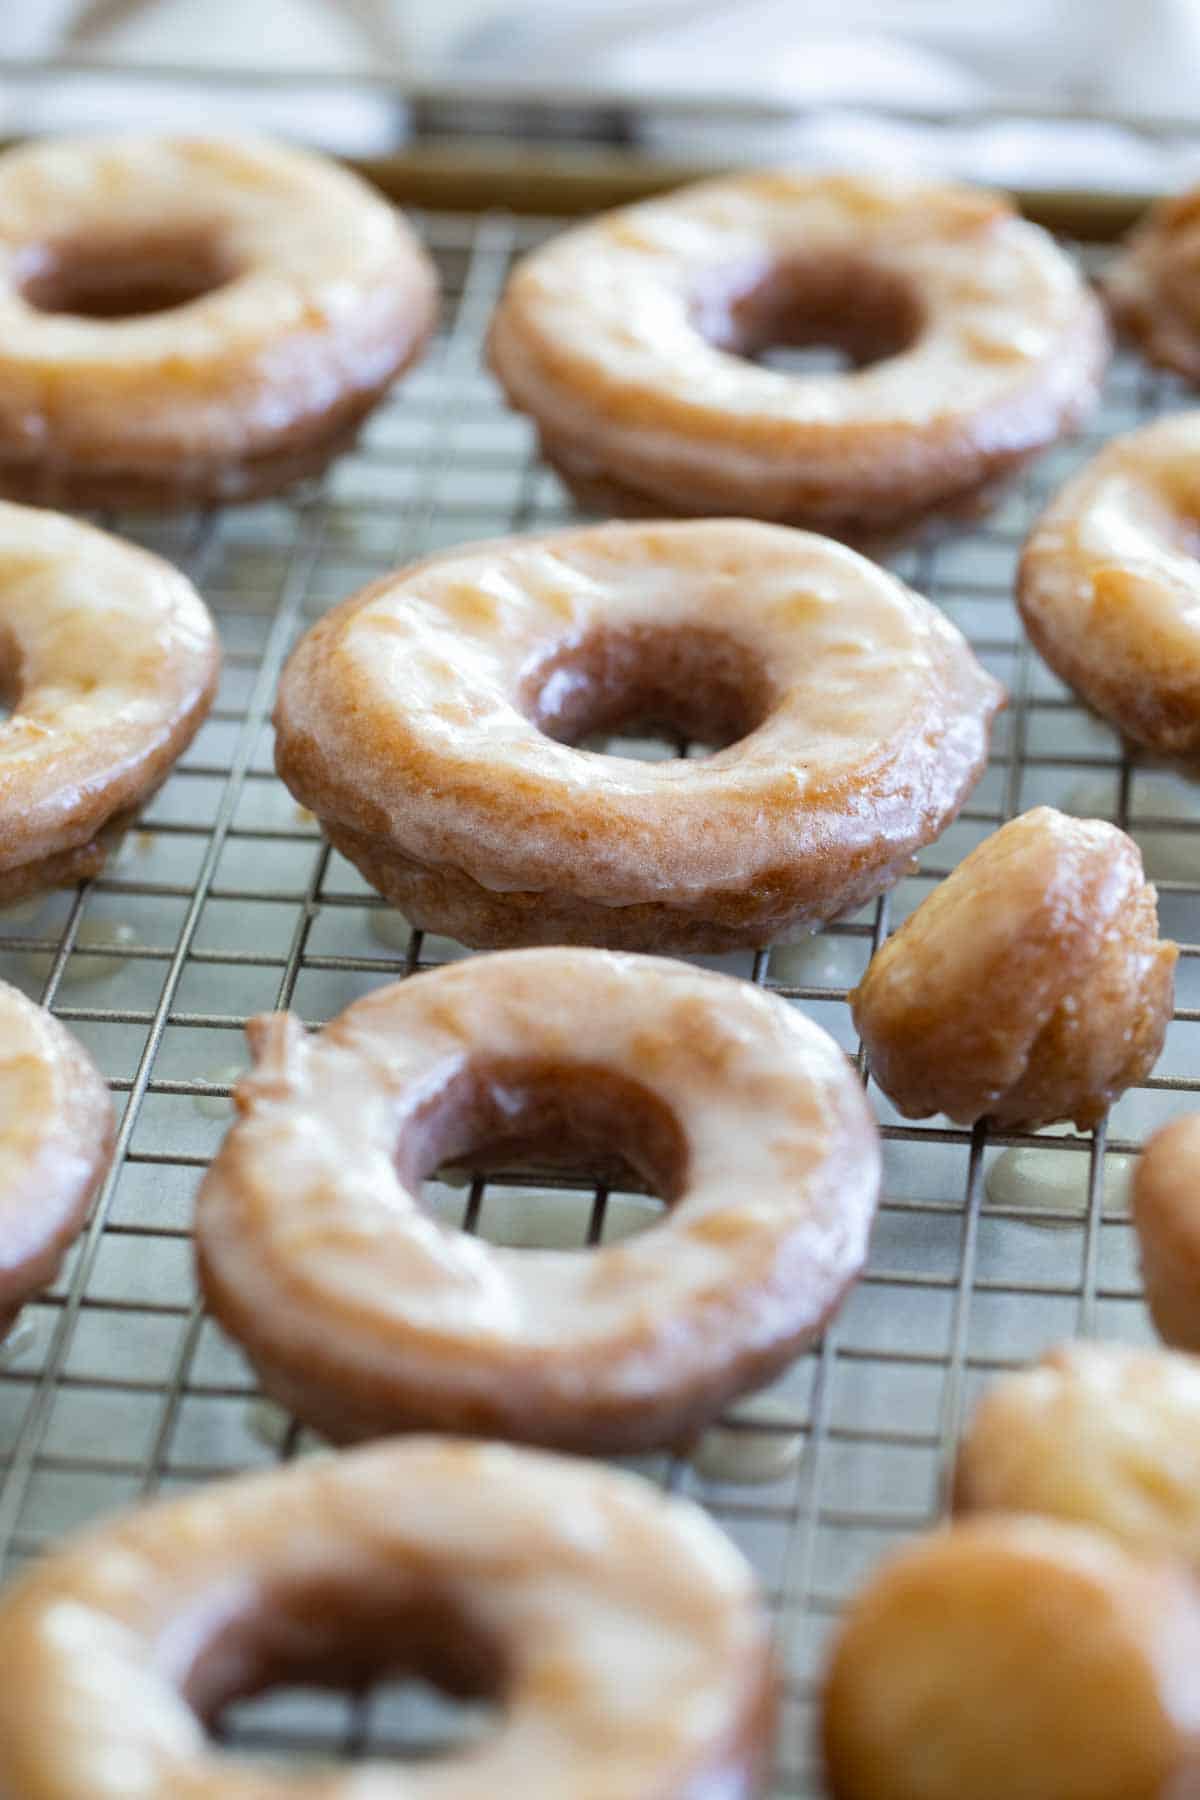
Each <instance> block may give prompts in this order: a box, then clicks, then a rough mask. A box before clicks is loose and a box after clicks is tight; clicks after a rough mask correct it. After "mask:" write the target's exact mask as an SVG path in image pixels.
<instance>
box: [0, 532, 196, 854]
mask: <svg viewBox="0 0 1200 1800" xmlns="http://www.w3.org/2000/svg"><path fill="white" fill-rule="evenodd" d="M218 663H219V651H218V646H217V637H216V631H215V628H214V626H213V622H212V619H211V617H210V615H209V613H208V609H207V608H206V607H205V605H204V603H203V601H202V600H201V599H200V597H199V595H198V594H197V593H196V591H195V589H194V588H193V587H192V586H191V584H190V582H188V581H186V580H185V579H184V577H183V576H182V575H180V574H179V573H178V571H177V570H175V569H174V568H172V567H171V565H170V564H169V563H167V562H164V561H163V560H162V559H161V558H159V557H157V556H151V555H150V554H148V552H146V551H144V550H139V549H136V548H135V547H134V546H133V545H131V544H126V543H122V542H121V541H120V540H119V539H117V538H114V537H110V536H108V535H107V534H106V533H104V532H100V531H95V530H93V529H92V528H91V527H90V526H87V525H81V524H79V523H77V522H76V521H75V520H73V519H68V518H65V517H63V516H62V515H61V514H59V513H53V512H46V511H44V510H41V509H39V508H34V507H26V506H13V505H10V504H8V503H6V502H0V677H2V678H5V679H8V680H11V681H12V683H13V685H14V686H15V688H16V700H15V706H14V710H13V712H12V714H11V716H10V717H9V718H7V719H5V720H4V721H3V723H0V881H2V880H3V878H4V877H5V875H9V876H11V875H12V873H13V871H15V870H18V869H21V868H23V867H25V866H26V865H34V864H37V863H38V862H40V861H42V860H43V859H45V858H47V857H51V856H55V855H61V854H63V853H65V852H68V851H71V850H74V849H76V848H78V847H79V846H81V845H86V844H88V843H89V842H90V841H92V840H94V839H95V838H96V837H97V835H98V834H99V833H100V832H102V830H103V828H104V827H105V826H106V825H107V824H108V823H109V821H110V820H111V819H112V818H113V817H114V815H118V814H121V813H122V812H125V811H127V810H128V809H129V808H130V807H131V806H132V805H134V804H135V803H136V802H137V801H138V800H140V799H141V798H143V797H144V794H145V791H146V789H147V788H149V787H153V786H155V785H157V783H158V781H159V780H161V779H162V777H163V775H165V773H166V771H167V769H168V768H169V766H170V763H171V761H173V759H174V756H175V755H177V754H178V751H179V750H180V749H181V748H182V747H183V744H184V743H186V742H187V741H188V740H189V739H190V737H191V736H192V735H193V734H194V732H195V730H196V729H197V727H198V725H199V723H200V721H201V719H202V718H203V715H204V713H205V712H206V711H207V708H208V704H209V700H210V697H211V693H212V689H213V687H214V685H215V681H216V675H217V667H218Z"/></svg>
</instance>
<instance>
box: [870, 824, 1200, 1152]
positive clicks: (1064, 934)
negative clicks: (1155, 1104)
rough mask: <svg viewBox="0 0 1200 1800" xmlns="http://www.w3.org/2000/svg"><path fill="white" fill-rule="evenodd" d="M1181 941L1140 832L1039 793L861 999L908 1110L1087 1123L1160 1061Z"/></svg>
mask: <svg viewBox="0 0 1200 1800" xmlns="http://www.w3.org/2000/svg"><path fill="white" fill-rule="evenodd" d="M1178 954H1179V951H1178V946H1177V945H1175V944H1173V943H1170V942H1169V941H1165V940H1160V939H1159V936H1158V913H1157V909H1156V906H1155V893H1154V889H1153V888H1152V887H1151V886H1150V884H1149V882H1147V881H1146V879H1145V877H1144V875H1143V873H1142V858H1141V853H1140V852H1139V850H1138V847H1137V845H1136V844H1135V843H1134V842H1133V840H1132V838H1128V837H1126V835H1125V833H1124V832H1123V831H1118V829H1117V827H1116V826H1115V825H1106V824H1104V823H1103V822H1102V821H1100V820H1098V819H1071V818H1067V817H1066V816H1065V815H1064V814H1063V813H1060V812H1056V811H1055V810H1054V808H1053V807H1051V806H1038V807H1035V808H1034V810H1033V811H1032V812H1027V813H1023V814H1022V815H1021V817H1020V818H1018V819H1012V820H1010V822H1009V823H1008V824H1007V825H1005V826H1003V827H1002V828H1001V829H1000V830H999V831H997V832H994V833H993V835H992V836H991V837H989V838H986V839H985V840H984V842H983V843H982V844H980V845H979V846H978V848H977V849H975V850H973V851H972V852H971V854H970V855H969V856H968V857H966V858H965V859H964V860H963V861H962V862H961V863H960V864H959V866H958V867H957V868H956V869H955V870H954V871H953V873H952V874H951V875H949V876H948V877H947V878H946V880H945V881H943V882H942V883H941V884H940V885H939V886H938V887H936V888H935V889H934V891H933V892H932V893H931V894H930V895H929V897H928V899H927V900H924V901H922V903H921V905H920V906H919V907H918V908H917V910H916V912H915V913H913V914H912V915H911V917H910V918H908V919H906V920H905V922H904V924H903V925H902V926H901V927H900V929H899V931H897V932H896V934H895V936H894V937H891V938H889V939H888V941H887V943H886V944H884V945H883V947H882V949H880V950H878V951H877V952H876V954H875V956H874V957H873V958H872V960H871V963H870V965H869V966H868V969H867V972H866V975H865V976H864V977H863V980H862V981H861V982H860V984H859V986H858V987H857V988H856V989H855V990H854V992H853V993H852V994H851V996H850V1006H851V1010H852V1012H853V1015H854V1023H855V1025H856V1026H857V1028H858V1031H859V1034H860V1036H861V1038H862V1041H863V1044H864V1045H865V1047H866V1050H867V1054H868V1056H869V1058H870V1065H871V1072H872V1074H873V1075H874V1076H875V1079H876V1080H877V1081H878V1083H879V1085H880V1087H881V1088H882V1089H883V1091H884V1093H885V1094H886V1095H887V1096H888V1098H889V1099H890V1100H891V1101H892V1102H893V1104H894V1105H895V1106H896V1107H898V1108H899V1110H900V1112H902V1113H903V1114H904V1116H905V1118H907V1119H922V1118H926V1117H927V1116H928V1115H929V1114H930V1113H938V1112H940V1113H945V1114H946V1115H947V1116H948V1117H949V1118H951V1119H954V1120H956V1121H957V1122H958V1124H960V1125H971V1124H973V1123H974V1122H975V1120H976V1119H982V1118H989V1119H991V1120H992V1121H993V1122H994V1123H996V1124H999V1125H1006V1126H1017V1125H1024V1126H1033V1125H1047V1124H1049V1123H1051V1121H1052V1120H1056V1119H1074V1121H1075V1123H1076V1125H1078V1126H1079V1127H1080V1129H1081V1130H1087V1129H1089V1128H1090V1127H1091V1126H1093V1125H1095V1124H1096V1123H1097V1121H1098V1120H1099V1119H1101V1118H1102V1117H1103V1116H1104V1114H1105V1112H1106V1111H1107V1110H1108V1108H1109V1107H1110V1106H1111V1105H1112V1103H1113V1101H1114V1100H1115V1099H1116V1098H1117V1096H1118V1095H1119V1094H1122V1093H1124V1091H1125V1089H1126V1088H1127V1087H1132V1086H1134V1085H1135V1083H1137V1082H1139V1081H1141V1080H1143V1079H1144V1077H1145V1076H1146V1075H1147V1074H1148V1073H1149V1071H1150V1070H1151V1069H1152V1068H1153V1066H1154V1063H1155V1060H1156V1059H1157V1057H1158V1053H1159V1051H1160V1050H1161V1049H1162V1044H1163V1038H1164V1036H1165V1034H1166V1029H1167V1025H1168V1023H1169V1022H1170V1018H1171V1004H1172V1000H1173V996H1174V969H1175V959H1176V957H1177V956H1178Z"/></svg>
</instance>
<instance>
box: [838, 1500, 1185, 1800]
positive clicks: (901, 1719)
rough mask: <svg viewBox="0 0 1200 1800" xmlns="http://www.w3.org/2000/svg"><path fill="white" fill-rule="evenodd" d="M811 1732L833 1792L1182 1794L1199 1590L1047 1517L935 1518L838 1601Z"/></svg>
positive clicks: (1097, 1798)
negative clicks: (816, 1734) (847, 1601)
mask: <svg viewBox="0 0 1200 1800" xmlns="http://www.w3.org/2000/svg"><path fill="white" fill-rule="evenodd" d="M822 1737H823V1744H824V1751H825V1760H826V1767H827V1771H828V1777H829V1788H830V1794H831V1796H832V1800H1018V1796H1019V1800H1186V1796H1188V1795H1191V1794H1194V1793H1195V1792H1196V1791H1197V1788H1196V1784H1197V1783H1198V1782H1200V1597H1198V1596H1197V1593H1196V1589H1195V1586H1194V1584H1193V1582H1192V1581H1191V1579H1190V1578H1189V1576H1188V1575H1187V1573H1186V1572H1185V1571H1184V1570H1182V1569H1180V1568H1178V1567H1177V1566H1176V1565H1174V1564H1171V1563H1159V1562H1152V1561H1148V1560H1142V1559H1141V1558H1138V1557H1134V1556H1131V1555H1130V1554H1129V1552H1128V1551H1126V1550H1124V1549H1122V1548H1121V1546H1120V1545H1119V1544H1115V1543H1113V1542H1112V1541H1111V1539H1108V1538H1106V1537H1104V1536H1103V1535H1102V1534H1101V1533H1099V1532H1094V1531H1088V1530H1086V1529H1084V1528H1083V1527H1081V1526H1077V1525H1067V1524H1063V1523H1062V1522H1060V1521H1058V1520H1052V1519H1026V1518H987V1519H980V1520H972V1521H969V1522H967V1523H965V1524H961V1525H955V1526H952V1527H950V1528H949V1529H946V1530H942V1531H938V1532H934V1533H933V1534H932V1535H930V1536H927V1537H923V1538H919V1539H918V1540H917V1541H916V1542H915V1543H913V1544H910V1545H908V1546H906V1547H905V1548H904V1549H902V1550H900V1551H898V1552H896V1553H895V1554H894V1555H893V1556H892V1557H890V1558H889V1559H888V1560H887V1561H885V1562H884V1564H883V1565H882V1567H881V1568H880V1569H878V1570H877V1571H876V1573H875V1575H874V1576H873V1577H872V1579H871V1580H870V1581H869V1582H868V1584H867V1586H866V1588H865V1589H864V1590H863V1592H862V1593H860V1594H859V1595H858V1597H857V1599H855V1600H854V1601H853V1602H852V1603H851V1606H850V1609H849V1611H848V1613H847V1615H846V1618H845V1620H844V1621H843V1624H842V1626H841V1629H840V1631H839V1633H838V1636H837V1639H836V1641H835V1644H834V1648H833V1653H832V1658H831V1661H830V1665H829V1670H828V1674H827V1677H826V1682H825V1691H824V1700H823V1714H822Z"/></svg>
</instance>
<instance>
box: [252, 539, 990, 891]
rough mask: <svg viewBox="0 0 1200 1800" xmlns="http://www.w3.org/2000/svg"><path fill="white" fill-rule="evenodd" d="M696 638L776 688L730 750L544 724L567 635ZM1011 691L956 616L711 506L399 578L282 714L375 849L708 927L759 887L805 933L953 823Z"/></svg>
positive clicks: (358, 616) (315, 637)
mask: <svg viewBox="0 0 1200 1800" xmlns="http://www.w3.org/2000/svg"><path fill="white" fill-rule="evenodd" d="M696 631H704V632H708V633H712V634H714V636H716V635H717V634H720V635H723V636H725V637H727V638H728V639H729V640H731V641H732V643H733V645H734V646H735V647H736V649H737V650H738V652H739V654H740V655H742V656H746V657H748V658H749V659H750V662H751V663H752V664H753V665H754V666H755V667H756V668H757V669H758V670H759V671H760V672H761V677H762V679H763V681H764V683H765V690H766V696H767V698H766V710H765V716H763V717H762V719H761V722H759V723H757V724H756V725H755V726H754V728H753V729H751V730H749V732H748V733H747V734H746V735H744V736H742V737H740V738H739V739H738V741H736V742H734V743H732V744H730V745H729V746H728V747H727V748H726V749H723V750H720V751H718V752H717V753H716V754H714V755H712V756H709V757H706V758H703V759H700V760H692V759H687V760H682V759H679V758H672V759H670V760H667V761H661V762H646V761H640V760H636V759H633V758H628V757H620V756H611V755H598V754H596V753H593V752H589V751H582V750H579V749H577V748H575V747H573V746H572V745H571V744H569V743H564V742H559V741H557V740H556V739H555V738H553V737H550V736H547V735H546V734H545V732H543V731H542V730H539V728H538V726H537V724H536V723H535V722H534V719H533V718H532V717H531V716H530V711H531V705H530V700H529V696H528V694H527V693H526V691H525V689H526V686H527V684H528V682H529V681H530V679H531V678H532V677H531V671H532V670H534V669H535V668H536V667H537V666H538V665H539V664H540V663H541V662H542V661H543V660H544V659H546V658H547V657H549V656H550V655H551V654H553V655H554V656H555V657H556V658H560V657H561V656H562V655H564V654H565V656H566V661H563V662H561V665H560V666H559V667H558V668H557V669H556V672H555V673H554V674H552V675H551V676H550V677H549V680H550V681H551V682H558V683H559V684H560V685H566V684H569V683H570V681H571V679H572V672H571V668H570V662H569V657H570V652H571V650H572V648H574V647H578V648H579V650H580V653H581V656H584V655H585V654H586V651H587V647H588V645H589V644H592V643H594V642H595V641H596V639H597V637H599V636H601V635H603V634H611V636H612V637H614V638H620V637H621V635H622V634H626V633H633V632H644V633H653V634H657V635H658V636H659V637H660V639H661V640H663V641H667V640H670V639H671V637H672V636H673V635H677V636H679V637H682V638H686V636H687V634H688V633H689V632H696ZM714 654H716V652H714ZM579 679H580V682H581V684H582V683H583V681H584V680H585V677H584V676H583V675H582V674H581V675H580V677H579ZM1002 697H1003V695H1002V689H1001V688H1000V686H999V684H998V683H997V682H995V681H994V680H993V679H992V677H991V676H990V675H988V674H987V673H986V672H985V671H984V670H983V669H982V668H981V666H980V665H979V664H978V663H977V662H976V660H975V658H974V657H973V656H972V654H971V652H970V650H969V649H968V648H967V645H966V643H965V641H964V640H963V639H962V637H961V636H960V635H959V633H958V632H957V631H956V630H955V628H954V627H953V626H952V625H950V624H949V622H948V621H947V620H946V619H945V618H944V617H943V616H942V615H941V614H940V613H939V612H938V611H937V609H936V608H934V607H932V606H930V605H929V603H928V602H927V601H925V600H923V599H921V598H920V596H918V595H916V594H914V593H913V592H912V591H911V590H910V589H908V588H906V587H904V586H903V584H902V583H900V582H899V581H897V580H896V579H895V578H894V577H893V576H891V575H888V574H886V573H885V572H884V571H883V570H881V569H879V568H877V567H876V566H875V565H874V564H873V563H870V562H868V561H867V559H866V558H865V557H861V556H858V555H856V554H855V553H854V552H853V551H852V550H849V549H847V548H845V547H844V546H842V545H840V544H835V543H833V542H831V541H830V540H828V539H826V538H820V537H816V536H814V535H812V534H810V533H806V532H797V531H792V530H788V529H785V528H782V527H778V526H770V525H761V524H754V523H750V522H747V521H742V520H710V521H704V522H702V523H689V524H666V525H653V526H649V525H646V526H643V525H606V526H602V527H594V528H584V529H581V530H575V531H567V532H562V533H558V534H555V535H553V536H549V537H539V538H514V539H508V540H504V541H500V542H496V543H490V544H484V545H473V546H469V547H468V548H466V549H462V550H455V551H451V552H448V553H447V554H445V555H442V556H439V557H436V558H433V559H432V560H431V561H429V562H426V563H423V564H418V565H417V566H416V567H414V568H411V569H408V570H405V571H402V572H401V573H400V574H398V575H397V576H395V577H394V578H391V579H388V580H385V581H384V582H382V583H380V584H378V585H377V586H376V587H374V588H372V589H368V590H367V591H366V592H365V593H364V594H362V595H359V596H356V597H355V598H354V599H352V600H350V601H347V602H345V603H344V604H343V605H342V606H340V607H338V608H336V609H334V611H333V612H331V613H329V614H327V615H326V617H325V618H324V619H322V620H321V621H319V623H318V624H317V625H316V626H314V627H313V629H312V630H311V631H310V632H309V633H308V634H307V636H306V637H305V638H304V639H303V640H302V642H301V644H300V645H299V647H298V648H297V650H296V651H295V652H294V653H293V656H292V657H291V659H290V661H289V663H288V665H287V668H286V670H285V671H284V675H283V678H282V681H281V685H280V693H279V700H278V704H277V708H276V724H277V729H278V733H279V739H278V742H279V766H280V770H281V772H282V773H283V775H284V777H285V779H286V780H287V781H288V783H289V786H291V787H292V789H293V791H294V792H296V793H297V794H298V795H299V797H300V798H301V799H302V800H304V801H305V802H306V803H307V804H309V805H311V806H313V807H314V808H315V810H316V811H317V812H318V814H319V815H320V816H321V817H323V818H325V819H328V820H329V821H330V823H331V825H332V824H333V823H334V822H337V821H340V822H341V823H343V824H350V825H355V824H357V825H359V828H360V829H361V821H363V820H364V819H369V820H370V834H371V837H372V840H373V841H377V842H378V843H379V844H380V846H381V847H383V846H386V847H387V849H388V850H390V851H395V852H396V853H398V854H400V855H402V856H403V857H405V858H412V859H417V860H418V861H419V862H421V863H423V864H433V865H441V864H447V865H449V866H450V867H451V868H453V869H455V870H462V871H465V872H466V873H467V874H469V875H470V877H471V878H472V880H473V881H474V882H476V883H478V884H479V885H480V886H481V887H483V888H485V889H487V890H489V891H490V892H493V893H506V892H512V891H516V892H519V893H522V894H528V893H529V892H530V891H537V892H542V891H549V892H552V893H559V894H562V893H566V894H569V895H571V896H572V897H573V898H578V899H580V900H583V901H587V902H593V903H598V904H600V905H602V906H604V907H612V908H615V907H623V906H634V905H638V904H647V903H661V904H663V905H669V906H671V907H673V908H676V909H678V910H679V911H680V912H681V913H683V914H686V913H687V912H688V910H689V909H693V910H697V911H699V912H701V913H702V914H703V915H704V916H707V912H706V910H705V909H707V908H711V906H712V904H713V902H714V899H715V901H716V902H717V903H718V904H720V903H721V902H722V901H728V900H731V899H733V900H741V899H742V898H743V897H744V898H745V903H746V905H747V906H751V907H755V906H762V907H767V906H771V905H774V906H776V907H777V910H778V912H779V914H780V916H781V917H783V916H786V917H787V918H789V919H791V920H792V921H793V922H795V921H796V920H797V919H798V920H799V921H800V922H811V921H812V920H814V919H824V918H827V917H829V916H831V915H833V914H836V913H837V912H839V911H842V910H844V909H845V907H846V906H847V905H850V904H860V903H863V902H865V900H866V899H867V898H869V897H872V896H873V895H874V894H875V893H877V892H878V891H879V890H880V888H882V887H887V886H889V885H891V882H892V881H893V880H895V878H896V877H897V875H898V874H900V873H902V872H903V871H904V870H905V869H906V868H907V867H908V866H909V861H908V859H909V857H910V855H911V852H912V851H913V849H915V848H917V847H919V846H920V845H922V844H924V843H926V842H928V841H929V839H930V838H931V837H933V836H935V835H936V833H937V832H938V831H939V830H941V829H942V827H943V826H944V824H945V823H946V821H947V819H948V818H949V817H952V816H953V814H954V812H955V811H957V808H958V806H959V805H960V804H961V802H962V799H963V797H964V796H965V793H966V792H967V791H968V790H969V788H970V786H971V785H973V782H974V780H975V777H976V771H977V769H978V767H979V764H980V762H981V761H982V758H983V757H984V755H985V754H986V745H987V732H988V726H989V724H990V720H991V717H992V715H993V713H994V712H995V711H996V709H997V707H998V706H999V705H1000V704H1001V702H1002ZM756 886H757V888H758V889H759V890H760V893H759V897H758V898H755V889H756ZM772 896H775V898H774V899H772V898H771V897H772ZM773 922H775V923H778V922H779V921H778V920H774V921H773Z"/></svg>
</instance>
